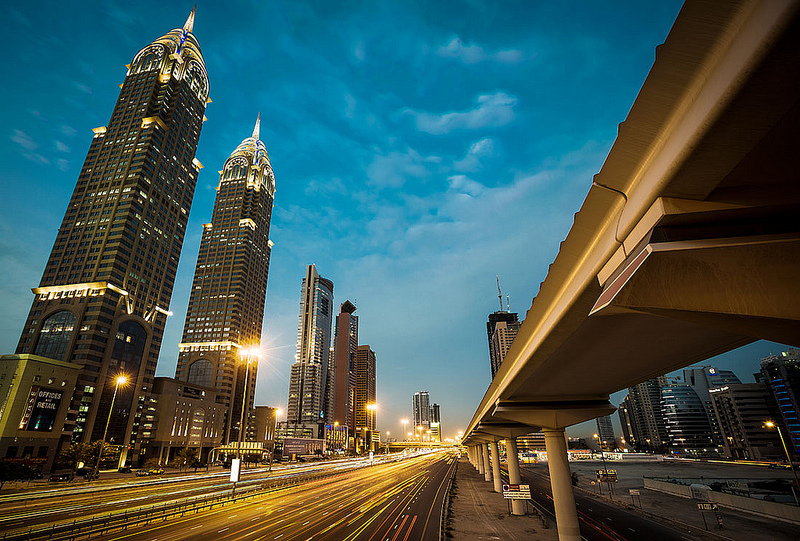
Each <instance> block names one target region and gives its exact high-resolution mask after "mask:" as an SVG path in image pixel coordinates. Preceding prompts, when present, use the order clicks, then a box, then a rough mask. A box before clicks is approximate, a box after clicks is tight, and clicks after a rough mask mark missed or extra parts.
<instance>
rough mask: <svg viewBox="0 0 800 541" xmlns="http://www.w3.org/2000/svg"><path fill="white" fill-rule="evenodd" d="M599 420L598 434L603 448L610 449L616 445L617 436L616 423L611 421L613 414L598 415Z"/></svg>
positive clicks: (597, 420)
mask: <svg viewBox="0 0 800 541" xmlns="http://www.w3.org/2000/svg"><path fill="white" fill-rule="evenodd" d="M596 422H597V435H598V437H599V438H600V446H601V448H603V449H605V450H607V451H610V450H613V449H614V447H615V446H616V441H617V440H616V436H615V435H614V425H613V424H612V423H611V416H610V415H605V416H603V417H598V418H597V419H596Z"/></svg>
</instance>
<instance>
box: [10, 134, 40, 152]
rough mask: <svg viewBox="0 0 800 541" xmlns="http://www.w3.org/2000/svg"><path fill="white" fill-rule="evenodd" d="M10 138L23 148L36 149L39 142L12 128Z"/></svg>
mask: <svg viewBox="0 0 800 541" xmlns="http://www.w3.org/2000/svg"><path fill="white" fill-rule="evenodd" d="M11 140H12V141H14V142H15V143H17V144H18V145H19V146H21V147H22V148H24V149H25V150H36V149H37V148H39V143H37V142H36V141H34V140H33V139H31V136H30V135H28V134H27V133H25V132H24V131H22V130H14V135H12V136H11Z"/></svg>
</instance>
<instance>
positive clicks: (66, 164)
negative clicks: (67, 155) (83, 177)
mask: <svg viewBox="0 0 800 541" xmlns="http://www.w3.org/2000/svg"><path fill="white" fill-rule="evenodd" d="M56 165H57V166H58V168H59V169H60V170H61V171H67V170H68V169H69V161H67V160H64V159H61V160H56Z"/></svg>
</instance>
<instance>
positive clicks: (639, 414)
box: [621, 376, 667, 451]
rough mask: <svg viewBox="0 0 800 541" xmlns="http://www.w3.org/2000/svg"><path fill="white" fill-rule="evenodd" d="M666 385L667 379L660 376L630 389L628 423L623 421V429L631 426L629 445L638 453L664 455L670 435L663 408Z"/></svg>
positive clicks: (627, 401)
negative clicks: (662, 393)
mask: <svg viewBox="0 0 800 541" xmlns="http://www.w3.org/2000/svg"><path fill="white" fill-rule="evenodd" d="M666 384H667V378H666V377H665V376H659V377H657V378H653V379H649V380H647V381H644V382H642V383H639V384H637V385H634V386H633V387H629V388H628V396H627V397H626V399H625V401H626V403H627V404H626V408H625V410H626V419H624V420H622V419H621V421H624V422H623V427H624V426H626V424H628V423H629V424H630V426H631V434H630V437H629V441H628V443H630V444H631V446H632V447H633V448H634V449H636V450H637V451H661V450H663V449H664V447H665V445H666V442H667V431H666V427H665V425H664V413H663V411H662V407H661V388H662V386H664V385H666ZM626 432H627V431H626Z"/></svg>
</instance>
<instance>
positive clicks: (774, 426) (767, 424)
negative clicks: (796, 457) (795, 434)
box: [764, 421, 800, 505]
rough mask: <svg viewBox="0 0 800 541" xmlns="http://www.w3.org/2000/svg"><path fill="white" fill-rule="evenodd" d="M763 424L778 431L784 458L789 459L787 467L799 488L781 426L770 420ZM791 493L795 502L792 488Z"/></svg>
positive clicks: (799, 483) (795, 495) (795, 498)
mask: <svg viewBox="0 0 800 541" xmlns="http://www.w3.org/2000/svg"><path fill="white" fill-rule="evenodd" d="M764 426H765V427H767V428H774V429H775V430H777V431H778V437H779V438H780V439H781V444H782V445H783V452H784V453H786V460H788V461H789V469H790V470H792V475H793V476H794V484H795V486H796V487H798V488H800V482H798V481H797V472H796V471H794V465H793V464H792V457H790V456H789V449H788V448H787V447H786V441H785V440H784V439H783V433H782V432H781V428H780V427H779V426H778V423H774V422H772V421H764ZM792 494H793V495H794V502H795V503H797V494H796V493H795V491H794V489H792ZM798 505H800V504H798Z"/></svg>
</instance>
